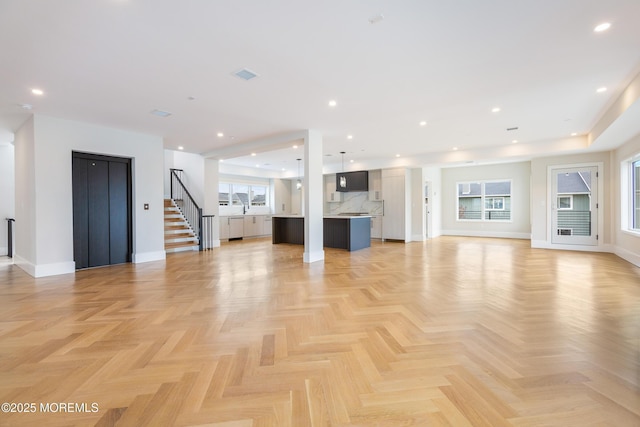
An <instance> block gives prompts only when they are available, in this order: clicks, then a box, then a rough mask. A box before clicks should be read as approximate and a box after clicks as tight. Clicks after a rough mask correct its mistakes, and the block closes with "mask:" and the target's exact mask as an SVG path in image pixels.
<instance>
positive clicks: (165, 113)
mask: <svg viewBox="0 0 640 427" xmlns="http://www.w3.org/2000/svg"><path fill="white" fill-rule="evenodd" d="M151 114H153V115H154V116H158V117H169V116H170V115H171V113H170V112H168V111H162V110H152V111H151Z"/></svg>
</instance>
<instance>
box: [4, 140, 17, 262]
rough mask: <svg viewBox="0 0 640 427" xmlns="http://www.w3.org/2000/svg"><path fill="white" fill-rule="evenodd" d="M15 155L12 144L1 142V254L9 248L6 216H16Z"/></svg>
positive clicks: (5, 253) (5, 252)
mask: <svg viewBox="0 0 640 427" xmlns="http://www.w3.org/2000/svg"><path fill="white" fill-rule="evenodd" d="M14 157H15V149H14V147H13V145H12V144H8V143H5V144H0V256H3V255H7V253H8V249H9V246H8V235H7V222H6V221H5V218H14V217H15V177H14V166H13V165H14ZM14 225H15V224H14Z"/></svg>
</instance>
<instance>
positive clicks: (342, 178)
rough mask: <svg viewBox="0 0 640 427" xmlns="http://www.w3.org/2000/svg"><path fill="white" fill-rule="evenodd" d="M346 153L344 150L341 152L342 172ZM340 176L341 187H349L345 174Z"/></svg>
mask: <svg viewBox="0 0 640 427" xmlns="http://www.w3.org/2000/svg"><path fill="white" fill-rule="evenodd" d="M344 153H345V152H344V151H341V152H340V154H342V172H344ZM339 177H340V179H339V185H340V188H347V177H346V176H344V175H340V176H339Z"/></svg>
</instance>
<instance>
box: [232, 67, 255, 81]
mask: <svg viewBox="0 0 640 427" xmlns="http://www.w3.org/2000/svg"><path fill="white" fill-rule="evenodd" d="M233 75H234V76H236V77H238V78H240V79H242V80H245V81H249V80H251V79H255V78H256V77H258V74H257V73H254V72H253V71H251V70H247V69H246V68H243V69H241V70H238V71H236V72H234V73H233Z"/></svg>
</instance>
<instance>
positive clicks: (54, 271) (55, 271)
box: [14, 256, 76, 278]
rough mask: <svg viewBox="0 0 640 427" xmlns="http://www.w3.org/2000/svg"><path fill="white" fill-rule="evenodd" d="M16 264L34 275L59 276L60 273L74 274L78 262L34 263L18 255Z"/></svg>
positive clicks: (15, 260)
mask: <svg viewBox="0 0 640 427" xmlns="http://www.w3.org/2000/svg"><path fill="white" fill-rule="evenodd" d="M14 264H15V265H17V266H18V267H20V268H21V269H22V270H24V271H25V272H26V273H27V274H29V275H31V276H33V277H36V278H38V277H47V276H57V275H59V274H72V273H75V272H76V263H75V262H73V261H67V262H56V263H51V264H33V263H31V262H29V261H27V260H25V259H24V258H22V257H19V256H16V257H15V258H14Z"/></svg>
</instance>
